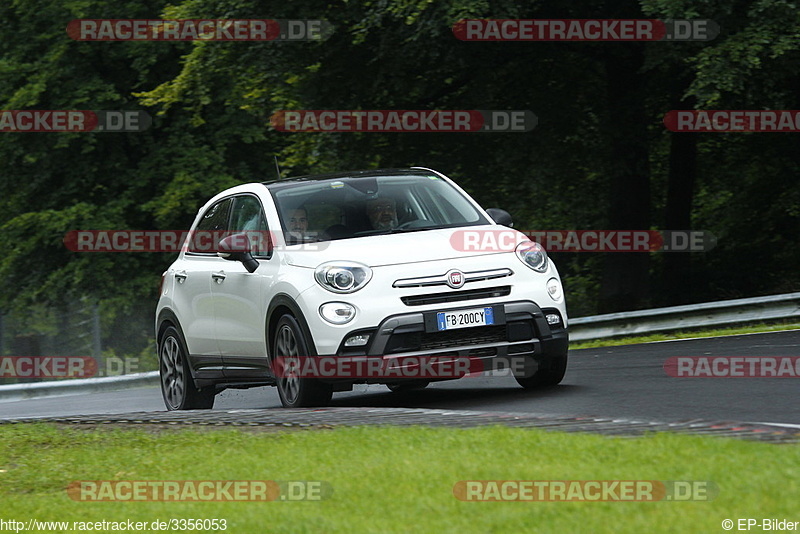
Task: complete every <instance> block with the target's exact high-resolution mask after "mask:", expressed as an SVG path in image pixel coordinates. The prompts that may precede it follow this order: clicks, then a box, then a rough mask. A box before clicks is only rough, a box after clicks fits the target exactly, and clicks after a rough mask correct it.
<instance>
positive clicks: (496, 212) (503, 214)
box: [486, 208, 514, 228]
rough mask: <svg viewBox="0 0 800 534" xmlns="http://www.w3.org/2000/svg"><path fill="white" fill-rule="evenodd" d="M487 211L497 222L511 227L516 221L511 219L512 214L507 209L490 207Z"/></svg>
mask: <svg viewBox="0 0 800 534" xmlns="http://www.w3.org/2000/svg"><path fill="white" fill-rule="evenodd" d="M486 213H488V214H489V216H490V217H491V218H492V219H494V222H496V223H497V224H500V225H503V226H508V227H509V228H513V227H514V221H512V220H511V214H510V213H508V212H507V211H506V210H501V209H500V208H488V209H487V210H486Z"/></svg>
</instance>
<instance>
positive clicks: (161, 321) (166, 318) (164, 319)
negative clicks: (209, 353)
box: [156, 308, 197, 387]
mask: <svg viewBox="0 0 800 534" xmlns="http://www.w3.org/2000/svg"><path fill="white" fill-rule="evenodd" d="M167 324H169V325H170V326H173V327H174V328H175V330H177V331H178V334H180V336H181V343H182V344H183V347H181V348H183V349H184V350H185V351H186V357H187V358H188V359H189V372H190V373H192V380H193V381H194V384H195V387H197V376H196V373H195V369H194V365H192V355H191V354H190V353H189V347H188V345H186V335H185V334H184V333H183V328H182V327H181V322H180V321H179V320H178V316H177V315H175V312H173V311H172V310H171V309H169V308H164V309H163V310H161V312H159V314H158V320H157V321H156V325H158V326H157V328H156V350H157V351H159V354H158V358H159V362H158V366H159V368H160V367H161V354H160V349H161V347H160V346H159V342H160V341H161V334H162V333H163V332H164V330H166V329H167V328H168V327H167V326H166V325H167Z"/></svg>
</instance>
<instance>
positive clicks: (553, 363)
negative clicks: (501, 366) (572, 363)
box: [514, 353, 567, 389]
mask: <svg viewBox="0 0 800 534" xmlns="http://www.w3.org/2000/svg"><path fill="white" fill-rule="evenodd" d="M545 361H547V362H549V363H548V364H547V365H546V366H543V367H540V368H539V369H538V370H537V371H536V372H535V373H534V374H533V375H532V376H515V377H514V378H515V379H516V380H517V383H518V384H519V385H520V386H522V387H523V388H525V389H539V388H545V387H549V386H555V385H558V384H560V383H561V381H562V380H563V379H564V374H565V373H566V372H567V354H566V353H565V354H561V355H558V356H553V357H550V358H547V359H546V360H545Z"/></svg>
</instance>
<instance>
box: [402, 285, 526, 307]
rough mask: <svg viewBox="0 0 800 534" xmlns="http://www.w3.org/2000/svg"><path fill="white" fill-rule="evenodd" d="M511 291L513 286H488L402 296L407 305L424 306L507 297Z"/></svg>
mask: <svg viewBox="0 0 800 534" xmlns="http://www.w3.org/2000/svg"><path fill="white" fill-rule="evenodd" d="M510 293H511V286H500V287H487V288H484V289H469V290H467V291H448V292H446V293H429V294H427V295H413V296H410V297H400V300H402V301H403V304H405V305H406V306H424V305H425V304H444V303H448V302H461V301H464V300H477V299H488V298H497V297H505V296H508V295H509V294H510Z"/></svg>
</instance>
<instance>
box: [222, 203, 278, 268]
mask: <svg viewBox="0 0 800 534" xmlns="http://www.w3.org/2000/svg"><path fill="white" fill-rule="evenodd" d="M268 230H269V229H268V228H267V220H266V217H265V216H264V209H263V208H262V207H261V201H260V200H258V199H257V198H256V197H254V196H251V195H242V196H238V197H236V198H234V199H233V214H232V217H231V226H230V232H229V233H231V234H240V233H246V234H247V236H248V241H249V242H250V253H251V254H253V255H254V256H268V255H269V237H270V236H269V231H268Z"/></svg>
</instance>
